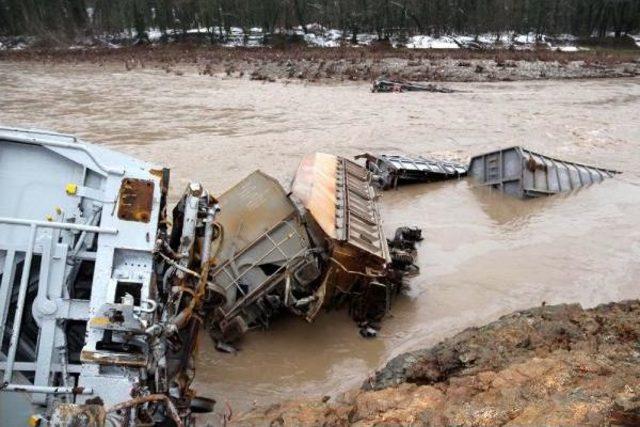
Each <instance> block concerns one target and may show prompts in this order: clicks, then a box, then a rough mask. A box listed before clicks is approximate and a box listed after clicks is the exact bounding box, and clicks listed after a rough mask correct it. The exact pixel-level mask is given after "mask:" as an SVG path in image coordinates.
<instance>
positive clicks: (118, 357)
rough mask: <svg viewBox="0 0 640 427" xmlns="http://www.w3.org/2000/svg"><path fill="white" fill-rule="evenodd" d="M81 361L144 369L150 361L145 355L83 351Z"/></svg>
mask: <svg viewBox="0 0 640 427" xmlns="http://www.w3.org/2000/svg"><path fill="white" fill-rule="evenodd" d="M80 361H82V362H83V363H96V364H98V365H116V366H130V367H138V368H143V367H145V366H147V363H148V362H149V359H148V358H147V357H146V356H145V355H144V354H135V353H121V352H108V351H90V350H83V351H82V353H80Z"/></svg>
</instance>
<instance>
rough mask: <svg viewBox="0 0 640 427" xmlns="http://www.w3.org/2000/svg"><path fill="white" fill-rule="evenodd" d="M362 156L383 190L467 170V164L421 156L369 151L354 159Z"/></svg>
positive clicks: (456, 174)
mask: <svg viewBox="0 0 640 427" xmlns="http://www.w3.org/2000/svg"><path fill="white" fill-rule="evenodd" d="M362 158H363V159H366V164H365V167H366V168H367V169H368V170H369V171H371V172H372V173H373V174H374V175H375V176H376V178H377V179H378V183H379V184H380V186H381V187H382V188H383V189H385V190H386V189H390V188H396V187H397V186H398V185H400V184H409V183H414V182H434V181H442V180H446V179H455V178H460V177H463V176H465V175H466V174H467V170H468V167H467V165H463V164H461V163H456V162H450V161H446V160H439V159H433V158H429V159H427V158H424V157H421V156H416V157H409V156H400V155H386V154H382V155H379V156H376V155H372V154H369V153H364V154H361V155H358V156H356V159H362Z"/></svg>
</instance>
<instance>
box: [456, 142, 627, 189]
mask: <svg viewBox="0 0 640 427" xmlns="http://www.w3.org/2000/svg"><path fill="white" fill-rule="evenodd" d="M618 173H620V172H618V171H615V170H612V169H604V168H599V167H595V166H588V165H583V164H580V163H574V162H567V161H564V160H559V159H555V158H552V157H549V156H545V155H542V154H539V153H536V152H533V151H531V150H527V149H525V148H522V147H511V148H506V149H503V150H498V151H493V152H490V153H486V154H482V155H479V156H476V157H473V158H472V159H471V165H470V168H469V174H470V175H471V176H472V177H473V178H474V179H475V180H476V182H478V183H480V184H481V185H487V186H492V187H493V188H496V189H499V190H500V191H502V192H504V193H506V194H509V195H511V196H515V197H540V196H546V195H551V194H556V193H561V192H565V191H571V190H575V189H578V188H580V187H584V186H587V185H591V184H594V183H597V182H602V181H603V180H604V179H605V178H611V177H613V176H614V175H615V174H618Z"/></svg>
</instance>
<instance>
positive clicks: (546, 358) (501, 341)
mask: <svg viewBox="0 0 640 427" xmlns="http://www.w3.org/2000/svg"><path fill="white" fill-rule="evenodd" d="M638 423H640V301H638V300H635V301H624V302H619V303H610V304H604V305H600V306H598V307H596V308H592V309H588V310H584V309H582V308H581V307H580V305H577V304H571V305H566V304H563V305H556V306H542V307H538V308H533V309H530V310H524V311H519V312H515V313H513V314H510V315H507V316H504V317H502V318H500V319H499V320H497V321H495V322H492V323H490V324H488V325H486V326H483V327H479V328H469V329H466V330H465V331H463V332H461V333H460V334H458V335H456V336H454V337H452V338H450V339H447V340H445V341H443V342H441V343H440V344H438V345H436V346H434V347H432V348H429V349H423V350H418V351H413V352H409V353H406V354H402V355H400V356H398V357H396V358H394V359H392V360H391V361H389V363H387V365H386V366H385V367H384V368H382V369H381V370H379V371H378V372H376V373H375V374H374V375H373V376H372V377H371V378H369V379H368V380H367V381H365V383H364V385H363V387H362V389H360V390H354V391H352V392H349V393H346V394H344V395H341V396H339V397H337V398H334V399H331V398H329V397H328V396H325V397H318V398H317V399H305V400H297V401H289V402H285V403H281V404H276V405H272V406H270V407H268V408H257V409H254V410H252V411H251V412H249V413H246V414H243V415H241V416H239V417H236V419H234V420H232V424H235V425H265V424H270V425H359V426H370V425H410V424H413V425H428V426H445V425H461V426H493V425H594V426H595V425H638Z"/></svg>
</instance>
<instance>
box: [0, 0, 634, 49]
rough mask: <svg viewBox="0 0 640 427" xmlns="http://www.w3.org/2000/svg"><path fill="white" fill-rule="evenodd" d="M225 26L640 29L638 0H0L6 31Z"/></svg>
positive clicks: (41, 33)
mask: <svg viewBox="0 0 640 427" xmlns="http://www.w3.org/2000/svg"><path fill="white" fill-rule="evenodd" d="M308 24H318V25H315V26H313V25H308ZM231 27H240V28H242V29H243V30H245V33H246V32H247V31H248V30H249V29H250V28H253V27H260V28H262V29H263V31H264V32H265V33H274V32H284V33H286V32H287V31H289V32H290V31H291V30H292V29H294V28H301V29H302V31H305V32H306V31H310V30H312V29H313V28H314V27H325V28H335V29H341V30H344V31H345V32H346V33H351V34H354V33H364V32H366V33H372V34H376V35H377V36H378V37H379V38H380V39H385V38H388V37H389V36H390V35H393V34H397V33H404V34H429V35H434V36H438V35H443V34H454V33H456V34H468V35H473V34H484V33H495V34H500V33H504V32H508V31H513V32H517V33H521V34H525V33H534V34H549V35H557V34H571V35H575V36H579V37H605V36H607V35H611V34H613V35H615V36H616V37H620V36H622V35H625V34H628V33H634V32H638V31H639V30H640V0H0V35H5V36H21V35H24V36H36V37H39V38H42V39H52V40H60V39H65V38H66V39H72V38H77V37H87V36H95V35H117V34H123V33H126V32H131V33H133V34H137V35H139V38H144V37H145V35H146V34H147V32H148V30H149V29H151V28H153V29H157V30H159V31H160V32H161V33H162V34H166V35H169V34H171V35H174V36H175V35H180V34H186V32H187V30H188V29H192V28H206V29H207V30H206V31H208V33H209V35H210V40H211V41H214V42H215V41H218V40H224V38H225V35H226V34H228V32H229V29H230V28H231ZM214 28H215V29H216V30H213V29H214ZM133 30H135V31H133Z"/></svg>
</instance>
